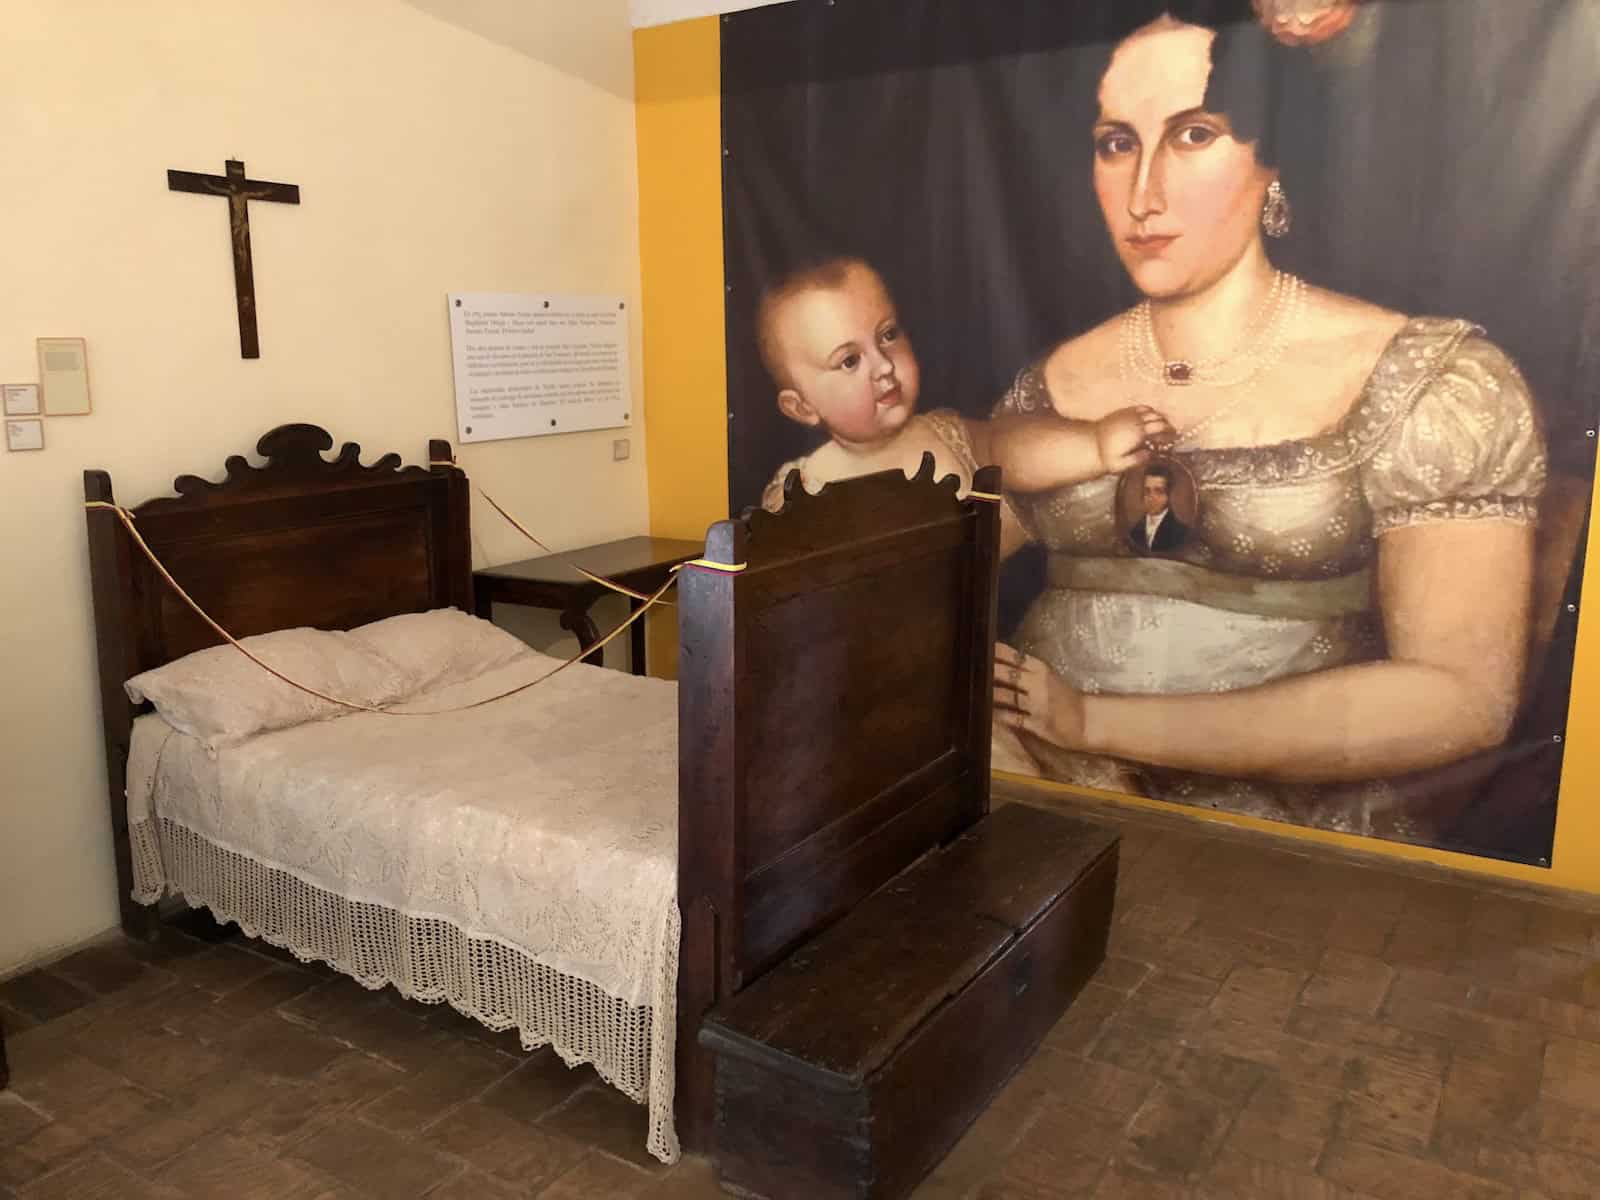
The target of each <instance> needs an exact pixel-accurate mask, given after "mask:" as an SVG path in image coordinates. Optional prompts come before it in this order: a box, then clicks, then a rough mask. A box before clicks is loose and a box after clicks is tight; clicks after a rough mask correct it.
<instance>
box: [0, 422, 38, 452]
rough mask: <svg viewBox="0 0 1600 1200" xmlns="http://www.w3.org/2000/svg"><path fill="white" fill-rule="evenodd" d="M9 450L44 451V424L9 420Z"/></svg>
mask: <svg viewBox="0 0 1600 1200" xmlns="http://www.w3.org/2000/svg"><path fill="white" fill-rule="evenodd" d="M6 449H7V450H43V449H44V422H43V421H40V420H38V419H34V420H29V421H17V420H8V421H7V422H6Z"/></svg>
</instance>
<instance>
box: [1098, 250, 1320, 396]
mask: <svg viewBox="0 0 1600 1200" xmlns="http://www.w3.org/2000/svg"><path fill="white" fill-rule="evenodd" d="M1305 290H1306V288H1305V283H1304V281H1303V280H1301V279H1300V278H1299V277H1298V276H1295V275H1288V274H1286V273H1284V272H1283V271H1277V272H1275V273H1274V274H1273V278H1272V287H1271V288H1270V289H1269V290H1268V292H1267V298H1266V300H1265V301H1264V302H1263V303H1262V306H1261V311H1260V312H1259V313H1258V314H1257V316H1256V319H1255V320H1253V321H1252V322H1251V323H1250V325H1251V327H1250V332H1249V333H1248V334H1247V335H1246V336H1245V339H1244V348H1243V349H1242V350H1234V351H1230V352H1228V353H1226V354H1220V355H1216V356H1213V357H1210V358H1203V359H1197V358H1176V359H1169V358H1167V357H1166V356H1165V355H1164V354H1162V353H1161V344H1160V342H1159V341H1158V339H1157V338H1156V330H1155V322H1154V320H1153V319H1152V317H1151V311H1152V309H1151V304H1150V301H1148V300H1143V301H1141V302H1140V303H1138V304H1136V305H1135V306H1134V307H1133V308H1131V309H1129V310H1128V311H1127V312H1126V313H1124V314H1123V319H1122V329H1121V334H1122V367H1123V375H1124V377H1128V376H1137V377H1139V378H1142V379H1146V380H1149V381H1151V382H1154V383H1161V384H1164V385H1166V386H1167V387H1187V386H1189V385H1191V384H1207V385H1210V386H1212V387H1236V386H1238V385H1239V384H1241V383H1244V382H1246V381H1247V380H1250V379H1253V378H1254V377H1255V376H1257V375H1259V374H1261V372H1263V371H1265V370H1266V369H1267V368H1268V367H1271V366H1273V365H1275V364H1276V363H1277V361H1278V359H1279V358H1280V357H1282V355H1283V351H1284V348H1285V346H1286V345H1287V344H1288V337H1287V334H1288V330H1289V327H1290V326H1291V325H1292V324H1293V323H1294V317H1295V315H1296V313H1297V312H1298V310H1299V309H1300V308H1301V306H1302V305H1303V304H1304V301H1305ZM1235 362H1237V363H1238V364H1239V367H1238V369H1237V371H1236V372H1234V373H1232V374H1231V375H1230V374H1225V373H1223V372H1222V371H1221V370H1220V369H1222V368H1226V367H1227V366H1228V365H1229V364H1231V363H1235Z"/></svg>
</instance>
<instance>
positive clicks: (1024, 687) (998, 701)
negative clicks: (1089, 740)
mask: <svg viewBox="0 0 1600 1200" xmlns="http://www.w3.org/2000/svg"><path fill="white" fill-rule="evenodd" d="M994 708H995V719H996V720H997V721H999V722H1000V724H1002V725H1007V726H1009V727H1010V728H1012V729H1020V730H1026V731H1027V732H1029V733H1031V734H1033V735H1034V736H1035V737H1039V738H1043V739H1044V740H1045V741H1047V742H1049V743H1051V744H1052V745H1055V746H1060V747H1061V748H1062V749H1063V750H1081V749H1083V747H1084V703H1083V696H1082V695H1081V694H1080V693H1078V692H1076V691H1074V690H1073V689H1072V688H1070V687H1068V686H1067V684H1066V683H1064V682H1063V681H1062V679H1061V677H1060V676H1059V675H1057V674H1056V673H1055V672H1054V671H1052V670H1051V669H1050V668H1049V667H1047V666H1045V665H1044V663H1042V662H1040V661H1039V660H1038V659H1037V658H1034V657H1032V656H1031V655H1027V654H1023V653H1022V652H1021V651H1020V650H1016V649H1014V648H1012V647H1011V646H1008V645H1006V644H1005V643H1004V642H996V643H995V645H994Z"/></svg>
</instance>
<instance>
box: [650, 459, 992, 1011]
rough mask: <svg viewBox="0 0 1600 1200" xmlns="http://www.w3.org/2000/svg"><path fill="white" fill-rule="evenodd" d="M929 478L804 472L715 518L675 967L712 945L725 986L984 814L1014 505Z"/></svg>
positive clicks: (697, 673) (684, 658) (688, 729)
mask: <svg viewBox="0 0 1600 1200" xmlns="http://www.w3.org/2000/svg"><path fill="white" fill-rule="evenodd" d="M933 470H934V467H933V459H932V457H931V456H925V457H924V460H923V464H922V470H921V472H920V473H919V474H918V476H917V477H916V478H915V479H914V480H907V479H906V478H905V477H904V476H903V475H902V474H901V473H900V472H898V471H891V472H886V473H883V474H878V475H869V476H864V477H861V478H857V479H852V480H848V481H845V482H841V483H835V484H830V485H829V486H828V487H827V488H825V489H824V490H823V491H822V492H821V493H819V494H817V495H815V496H812V495H808V494H806V493H805V491H804V490H803V489H801V488H799V487H798V486H797V480H796V479H795V478H794V477H791V481H790V486H789V488H788V489H787V491H786V499H785V504H784V508H783V510H782V511H781V512H778V513H775V514H773V513H767V512H763V511H759V510H757V511H754V512H751V513H748V514H746V515H745V516H743V517H741V518H739V519H737V520H733V521H724V522H721V523H719V524H717V525H714V526H712V528H711V531H710V534H709V536H708V538H707V541H706V556H707V558H709V559H711V560H714V561H718V562H726V563H734V564H739V563H742V564H744V569H743V570H742V571H740V572H738V573H722V572H715V571H709V570H703V569H701V570H689V571H686V572H684V574H683V575H682V576H681V577H680V580H679V620H680V647H679V656H678V680H679V694H678V714H679V715H678V721H679V735H680V744H679V789H678V794H679V817H678V828H679V845H678V861H679V882H678V894H679V905H680V909H681V911H682V914H683V919H684V923H685V924H684V938H683V946H682V954H683V955H684V956H685V959H686V962H685V966H684V969H683V971H682V973H681V975H680V977H681V978H690V977H694V976H696V975H697V974H698V973H699V970H700V967H699V965H697V964H696V963H695V962H694V959H695V957H696V956H704V955H706V954H708V953H711V954H714V956H715V960H716V962H715V978H716V980H717V983H716V993H717V996H716V997H713V999H715V998H719V997H722V996H727V995H731V994H732V993H734V992H736V991H738V990H739V989H740V988H741V987H742V986H743V985H744V984H746V983H749V982H752V981H753V980H754V978H755V977H756V976H757V975H759V974H760V973H761V972H762V971H763V970H765V969H766V968H767V967H768V966H770V965H771V964H773V963H774V962H775V961H777V960H778V959H779V958H780V957H781V956H783V955H784V954H785V953H786V952H787V951H788V950H789V949H791V948H792V947H793V946H794V945H795V944H796V943H798V942H799V941H801V940H803V939H804V938H806V937H807V936H808V935H810V934H811V933H813V932H815V931H816V930H818V929H820V928H821V927H823V926H824V925H826V924H828V923H830V922H831V921H832V920H833V919H835V918H836V917H838V916H839V915H841V914H842V913H844V912H845V911H846V910H848V909H849V908H850V907H852V906H853V905H854V904H855V903H856V902H857V901H859V900H860V899H861V898H862V897H864V896H865V895H866V894H868V893H869V892H871V891H873V890H874V889H875V888H877V887H878V886H879V885H880V884H882V883H883V882H884V881H885V880H887V879H888V878H889V877H890V876H892V875H894V874H895V873H896V872H898V871H899V870H900V869H901V868H903V867H905V866H906V865H907V864H909V863H910V862H912V861H913V860H914V859H916V858H918V857H920V856H921V855H922V854H923V853H925V852H926V851H927V850H929V849H931V848H932V847H934V846H936V845H938V844H940V843H941V842H943V841H946V840H948V839H949V838H951V837H954V836H955V835H956V834H958V833H959V832H960V831H961V830H963V829H964V828H965V827H966V826H968V825H970V824H971V823H972V822H974V821H976V820H978V819H979V818H980V817H981V816H982V815H983V814H984V813H985V812H986V811H987V810H988V806H989V737H990V704H991V691H992V679H993V668H992V656H993V647H994V640H995V597H996V586H997V572H998V563H999V514H998V509H997V506H996V505H995V504H993V503H991V502H987V501H984V500H971V499H969V500H959V499H957V497H956V481H955V479H954V478H953V477H946V478H945V479H944V480H943V481H941V482H937V483H936V482H935V481H934V478H933ZM999 483H1000V478H999V472H998V470H997V469H994V468H985V469H983V470H982V471H980V472H979V473H978V477H977V479H976V480H975V481H974V484H973V486H974V488H975V489H977V490H979V491H983V492H990V493H994V492H998V490H999ZM689 999H690V998H689V997H684V1000H685V1002H688V1001H689ZM681 1011H682V1010H681V1009H680V1012H681ZM695 1024H698V1021H696V1022H695Z"/></svg>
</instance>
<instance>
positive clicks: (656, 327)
mask: <svg viewBox="0 0 1600 1200" xmlns="http://www.w3.org/2000/svg"><path fill="white" fill-rule="evenodd" d="M717 24H718V23H717V19H716V18H715V17H707V18H704V19H702V20H698V21H681V22H678V23H677V24H673V25H663V26H659V27H657V28H652V29H642V30H639V31H638V32H636V33H635V34H634V71H635V78H636V79H637V86H636V91H637V94H638V129H639V194H640V196H641V197H643V196H649V197H650V198H651V203H650V204H649V205H647V206H646V205H641V206H640V209H639V259H640V274H641V276H642V278H643V280H644V372H645V380H646V387H647V388H648V389H649V391H648V402H649V405H650V411H651V413H652V414H653V416H652V419H651V421H650V427H649V430H648V437H647V444H648V446H649V458H650V462H651V463H652V464H653V465H654V469H653V470H652V473H651V477H650V532H651V533H653V534H654V535H655V536H657V537H676V538H692V539H699V538H703V537H705V532H706V527H707V526H708V525H710V524H711V523H712V522H713V521H720V520H722V519H723V518H724V517H726V516H727V515H728V378H727V372H726V364H725V361H724V358H723V335H722V314H723V307H722V297H723V291H722V288H723V283H722V165H721V164H722V152H721V141H722V89H721V84H720V81H719V70H720V63H721V57H720V46H719V41H718V34H717ZM648 658H649V661H650V669H651V672H652V673H655V674H663V675H668V676H671V675H672V674H673V673H674V669H675V666H676V662H677V638H676V617H675V615H673V613H672V610H670V609H669V610H667V614H666V615H665V616H664V617H663V618H661V619H656V618H655V616H654V614H652V622H651V626H650V644H649V652H648Z"/></svg>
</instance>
